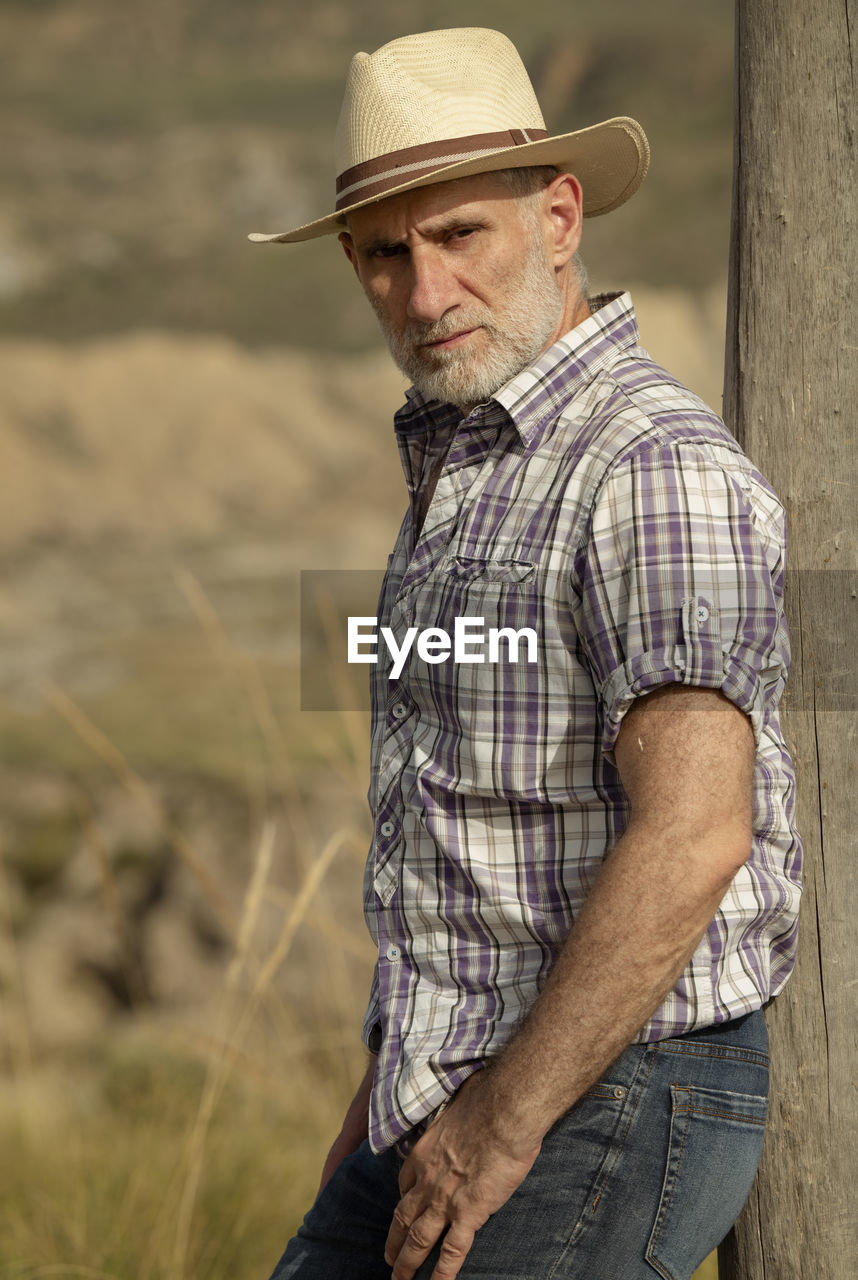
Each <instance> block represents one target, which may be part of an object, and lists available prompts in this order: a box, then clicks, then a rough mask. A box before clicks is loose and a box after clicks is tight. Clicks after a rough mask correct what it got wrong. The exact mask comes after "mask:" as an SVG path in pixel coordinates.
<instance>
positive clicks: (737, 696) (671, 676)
mask: <svg viewBox="0 0 858 1280" xmlns="http://www.w3.org/2000/svg"><path fill="white" fill-rule="evenodd" d="M667 684H683V685H693V686H696V687H698V688H701V689H718V690H720V692H721V693H723V694H724V696H725V697H726V698H728V699H729V700H730V702H732V703H733V705H734V706H736V707H738V708H739V710H740V711H744V713H745V714H746V715H747V716H748V718H749V719H750V721H751V725H752V727H753V730H754V740H755V742H756V744H757V747H759V745H760V736H761V734H762V731H763V722H764V691H763V685H762V681H761V679H760V676H759V673H758V672H757V671H755V670H754V669H753V668H752V667H749V666H748V665H747V663H745V662H742V660H741V659H740V658H737V657H736V656H735V655H734V654H731V653H725V652H724V651H723V650H722V649H721V648H720V646H719V645H717V644H709V643H705V642H704V643H698V644H695V645H694V646H693V648H691V647H690V646H687V645H672V646H671V647H670V648H667V649H658V650H652V651H651V652H649V653H641V654H636V655H635V656H634V657H633V658H630V659H629V660H628V661H627V662H624V663H623V665H622V666H621V667H617V668H616V670H615V671H613V672H612V673H611V675H610V676H609V677H608V679H607V680H606V681H605V683H604V685H603V686H602V689H601V698H600V701H601V705H602V711H603V722H602V743H601V746H602V751H603V753H604V754H605V755H607V756H609V757H611V758H612V753H613V749H614V745H615V743H616V741H617V735H618V733H619V732H620V725H621V724H622V722H623V717H624V716H625V714H626V712H627V711H628V710H629V708H630V707H631V706H632V704H633V703H634V702H635V700H636V699H637V698H639V697H641V696H642V695H644V694H647V693H651V692H652V690H653V689H657V688H659V687H660V686H661V685H667Z"/></svg>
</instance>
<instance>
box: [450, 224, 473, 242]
mask: <svg viewBox="0 0 858 1280" xmlns="http://www.w3.org/2000/svg"><path fill="white" fill-rule="evenodd" d="M475 231H476V227H458V228H457V229H456V230H455V231H454V232H453V234H452V236H451V239H453V240H467V239H468V237H469V236H472V235H473V234H474V233H475Z"/></svg>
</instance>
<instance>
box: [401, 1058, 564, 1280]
mask: <svg viewBox="0 0 858 1280" xmlns="http://www.w3.org/2000/svg"><path fill="white" fill-rule="evenodd" d="M538 1155H539V1144H538V1143H537V1144H536V1145H535V1146H532V1145H531V1146H523V1145H522V1144H521V1143H520V1142H519V1141H517V1140H516V1137H515V1134H514V1132H513V1131H512V1129H511V1127H510V1126H506V1125H504V1124H503V1123H502V1120H501V1119H500V1118H499V1117H498V1115H497V1107H496V1104H495V1101H494V1098H493V1095H492V1088H491V1072H490V1071H489V1070H484V1071H479V1072H477V1074H476V1075H473V1076H471V1078H470V1079H469V1080H467V1081H466V1083H465V1084H464V1085H463V1086H462V1088H461V1089H460V1090H459V1092H458V1094H457V1095H456V1097H455V1099H454V1101H453V1102H452V1103H451V1104H450V1106H449V1107H447V1109H446V1110H445V1111H443V1112H442V1113H441V1115H440V1116H439V1117H438V1119H437V1120H436V1121H435V1122H434V1123H433V1124H432V1125H430V1127H429V1128H428V1129H427V1130H426V1132H425V1133H424V1135H423V1137H422V1138H421V1139H420V1140H419V1142H418V1143H417V1144H416V1146H415V1147H414V1150H413V1151H412V1153H411V1155H410V1156H409V1157H408V1159H407V1160H406V1161H405V1164H404V1165H403V1166H402V1170H401V1172H400V1175H399V1189H400V1191H401V1192H402V1199H401V1200H400V1201H399V1204H398V1205H397V1207H396V1211H395V1213H394V1215H393V1224H392V1226H391V1228H390V1234H389V1235H388V1237H387V1247H386V1249H385V1254H384V1256H385V1260H386V1261H387V1262H388V1264H389V1265H390V1266H392V1267H393V1277H392V1280H411V1277H412V1276H413V1275H414V1273H415V1271H416V1270H417V1268H418V1267H419V1266H420V1264H421V1263H422V1262H423V1261H424V1259H425V1258H426V1257H427V1256H428V1255H429V1253H430V1251H431V1250H432V1248H433V1246H434V1245H435V1244H436V1243H437V1241H438V1240H439V1239H440V1237H441V1235H442V1234H443V1232H444V1231H445V1229H446V1230H447V1234H446V1236H445V1237H444V1241H443V1243H442V1245H441V1256H440V1259H439V1261H438V1265H437V1266H436V1267H435V1270H434V1271H433V1272H432V1280H453V1277H454V1276H457V1275H458V1274H459V1269H460V1267H461V1266H462V1263H463V1262H464V1260H465V1257H466V1256H467V1253H468V1250H469V1249H470V1247H471V1244H472V1243H473V1239H474V1235H475V1234H476V1232H477V1231H478V1230H479V1228H480V1227H481V1226H482V1225H483V1223H484V1222H485V1221H486V1220H487V1219H488V1218H490V1217H491V1215H492V1214H493V1213H495V1212H496V1210H498V1209H499V1208H500V1207H501V1205H503V1204H505V1203H506V1201H507V1200H508V1199H509V1197H510V1196H511V1195H512V1193H513V1191H515V1189H516V1187H517V1186H518V1185H519V1184H520V1183H521V1182H523V1181H524V1179H525V1177H526V1176H527V1174H528V1173H529V1172H530V1169H531V1167H532V1165H533V1162H534V1160H535V1159H536V1157H537V1156H538Z"/></svg>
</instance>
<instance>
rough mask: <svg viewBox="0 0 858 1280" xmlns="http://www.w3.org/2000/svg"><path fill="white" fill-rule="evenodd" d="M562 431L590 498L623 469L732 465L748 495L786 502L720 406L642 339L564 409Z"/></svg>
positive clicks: (559, 421) (578, 481)
mask: <svg viewBox="0 0 858 1280" xmlns="http://www.w3.org/2000/svg"><path fill="white" fill-rule="evenodd" d="M555 432H556V436H557V444H558V445H559V447H560V449H561V451H562V452H564V453H565V454H566V457H567V459H568V462H569V463H570V464H571V470H570V477H569V478H570V481H571V483H572V485H573V487H574V489H575V490H576V491H577V492H578V494H579V495H581V496H582V497H585V495H587V494H589V501H592V500H594V499H595V498H596V495H597V494H598V492H599V491H600V490H601V489H602V487H603V485H604V483H605V482H606V481H607V480H608V479H609V478H610V477H611V476H613V475H615V474H617V472H619V471H621V470H623V469H628V468H631V469H635V468H636V467H639V466H646V467H654V468H661V469H664V470H668V469H669V470H676V471H683V470H694V471H698V470H700V469H703V470H714V471H717V472H720V473H726V475H727V476H729V477H730V482H731V483H733V484H735V485H738V487H739V488H740V489H742V490H743V491H744V492H745V493H746V494H747V495H748V496H749V497H751V496H753V498H754V500H756V501H760V500H762V501H764V502H765V504H766V505H770V504H771V505H772V506H773V507H777V506H778V505H779V504H778V503H777V498H776V495H775V494H774V492H773V491H772V489H771V486H770V485H769V484H768V482H767V481H766V480H765V478H764V477H763V476H762V475H761V474H760V473H759V471H758V470H757V468H756V467H755V466H754V465H753V463H752V462H751V460H750V459H749V458H748V457H747V455H746V454H745V453H744V451H743V449H742V448H741V446H740V444H739V442H738V441H737V440H736V438H735V437H734V436H733V435H732V433H731V432H730V430H729V429H728V427H727V426H726V425H725V423H724V422H723V420H722V419H721V418H720V417H719V415H718V414H717V413H716V412H715V411H714V409H712V408H711V406H710V405H708V404H707V403H706V402H705V401H704V400H702V399H701V398H700V397H699V396H698V395H696V394H695V393H694V392H693V391H692V390H691V389H690V388H689V387H687V386H685V384H684V383H682V382H681V381H680V380H679V379H678V378H677V377H675V376H674V375H673V374H672V373H670V372H669V371H668V370H667V369H665V368H664V367H663V366H662V365H660V364H658V362H657V361H655V360H654V359H653V357H652V356H651V355H650V354H649V352H648V351H647V350H646V349H645V348H644V347H642V346H640V345H637V344H636V345H634V346H627V347H625V348H623V349H621V350H617V351H615V352H614V353H612V354H611V357H610V358H609V359H608V360H606V361H605V362H604V364H603V365H602V367H601V368H600V369H599V371H598V372H597V374H596V376H595V377H594V378H593V380H592V381H591V383H590V384H589V386H588V387H587V388H586V389H585V390H584V391H583V393H582V394H580V395H579V396H577V397H574V398H573V399H571V400H570V401H569V402H567V403H566V404H565V405H564V406H562V407H561V408H560V409H559V412H558V414H557V418H556V422H555ZM585 501H587V499H586V497H585Z"/></svg>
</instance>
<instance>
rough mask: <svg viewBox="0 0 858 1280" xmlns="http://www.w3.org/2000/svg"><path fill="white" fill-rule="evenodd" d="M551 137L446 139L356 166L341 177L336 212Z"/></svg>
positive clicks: (522, 132) (529, 132)
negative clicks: (406, 184) (491, 153)
mask: <svg viewBox="0 0 858 1280" xmlns="http://www.w3.org/2000/svg"><path fill="white" fill-rule="evenodd" d="M547 137H548V130H547V129H502V130H501V131H500V132H499V133H472V134H470V135H469V136H468V137H465V138H446V139H445V140H444V141H443V142H427V143H425V144H424V145H422V146H419V147H404V148H403V149H402V150H401V151H389V152H388V153H387V155H384V156H378V157H377V158H376V159H375V160H366V161H364V163H363V164H356V165H353V166H352V168H351V169H346V170H345V171H344V172H343V173H341V174H340V176H339V177H338V178H337V203H336V209H337V210H338V211H339V210H340V209H345V208H347V207H348V206H349V205H352V204H355V203H356V202H357V200H368V199H372V197H373V196H380V195H383V194H384V192H385V191H390V190H391V188H393V187H397V186H399V185H400V184H401V183H402V182H403V180H405V181H410V180H411V179H414V178H421V177H422V176H423V175H424V174H426V173H433V172H434V171H435V170H436V169H438V168H443V166H444V165H448V164H456V163H458V161H460V160H470V159H471V158H472V157H473V156H477V155H480V154H481V153H482V152H486V151H500V150H505V149H506V148H507V147H522V146H525V145H526V144H527V143H529V142H539V141H541V140H542V139H543V138H547Z"/></svg>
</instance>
